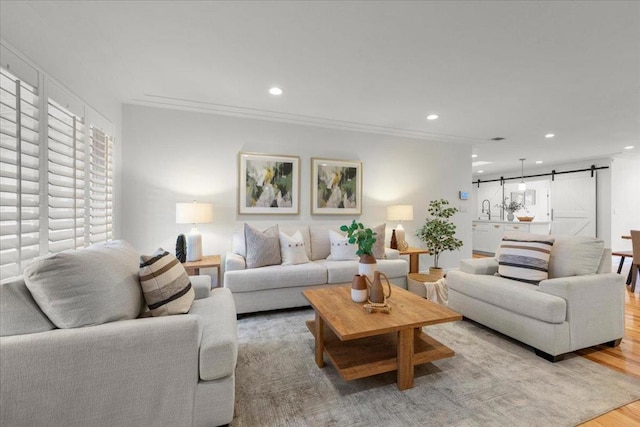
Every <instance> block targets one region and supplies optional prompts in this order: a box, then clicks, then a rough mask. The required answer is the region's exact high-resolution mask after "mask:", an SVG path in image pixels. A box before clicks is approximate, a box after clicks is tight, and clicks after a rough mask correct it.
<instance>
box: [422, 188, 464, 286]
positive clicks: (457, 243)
mask: <svg viewBox="0 0 640 427" xmlns="http://www.w3.org/2000/svg"><path fill="white" fill-rule="evenodd" d="M456 212H458V209H457V208H454V207H449V201H447V200H445V199H440V200H432V201H431V202H429V216H428V217H427V219H426V221H425V223H424V225H423V226H422V227H421V228H420V229H419V230H418V232H417V233H416V235H417V236H418V237H419V238H420V240H422V241H423V242H424V244H425V246H426V247H427V250H428V251H429V254H430V255H433V267H430V268H429V274H434V275H437V276H439V277H442V276H444V273H443V271H442V268H440V267H439V266H438V261H439V260H440V254H441V253H442V252H444V251H452V250H454V249H460V247H461V246H462V240H458V239H456V238H455V237H454V236H455V234H456V226H455V224H454V223H453V222H451V221H450V220H449V218H451V217H452V216H453V215H454V214H455V213H456Z"/></svg>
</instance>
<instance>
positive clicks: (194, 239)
mask: <svg viewBox="0 0 640 427" xmlns="http://www.w3.org/2000/svg"><path fill="white" fill-rule="evenodd" d="M209 222H213V205H212V204H211V203H198V202H196V201H195V200H194V201H193V202H192V203H176V223H177V224H193V228H192V229H191V231H190V232H189V234H188V235H187V261H199V260H201V259H202V234H200V231H198V228H197V227H196V224H206V223H209Z"/></svg>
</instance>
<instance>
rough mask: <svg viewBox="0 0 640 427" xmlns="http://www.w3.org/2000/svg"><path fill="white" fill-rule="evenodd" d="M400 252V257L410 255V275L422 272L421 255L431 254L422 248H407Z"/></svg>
mask: <svg viewBox="0 0 640 427" xmlns="http://www.w3.org/2000/svg"><path fill="white" fill-rule="evenodd" d="M398 252H400V255H409V273H418V272H420V254H428V253H429V251H428V250H426V249H420V248H407V249H405V250H404V251H398Z"/></svg>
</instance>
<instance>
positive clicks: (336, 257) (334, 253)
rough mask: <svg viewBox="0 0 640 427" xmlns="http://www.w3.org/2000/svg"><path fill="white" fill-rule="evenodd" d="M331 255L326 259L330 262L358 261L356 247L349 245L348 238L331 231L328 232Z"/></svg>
mask: <svg viewBox="0 0 640 427" xmlns="http://www.w3.org/2000/svg"><path fill="white" fill-rule="evenodd" d="M329 240H330V241H331V254H330V255H329V256H328V257H327V259H328V260H331V261H353V260H357V259H358V255H356V251H357V250H358V245H356V244H351V243H349V238H348V237H346V236H343V235H342V234H340V233H336V232H335V231H333V230H329Z"/></svg>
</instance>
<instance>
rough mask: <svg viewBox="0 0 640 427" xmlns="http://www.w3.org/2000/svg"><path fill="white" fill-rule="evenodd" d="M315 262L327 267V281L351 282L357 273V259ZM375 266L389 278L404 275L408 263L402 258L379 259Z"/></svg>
mask: <svg viewBox="0 0 640 427" xmlns="http://www.w3.org/2000/svg"><path fill="white" fill-rule="evenodd" d="M314 262H315V263H317V264H319V265H322V266H324V267H325V268H326V269H327V283H330V284H335V283H351V281H352V280H353V276H355V275H356V274H358V261H331V260H318V261H314ZM377 268H378V270H379V271H381V272H382V273H384V274H386V275H387V277H389V279H392V278H396V277H404V276H406V275H407V274H408V273H409V264H408V263H407V262H406V261H405V260H403V259H380V260H378V265H377Z"/></svg>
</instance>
